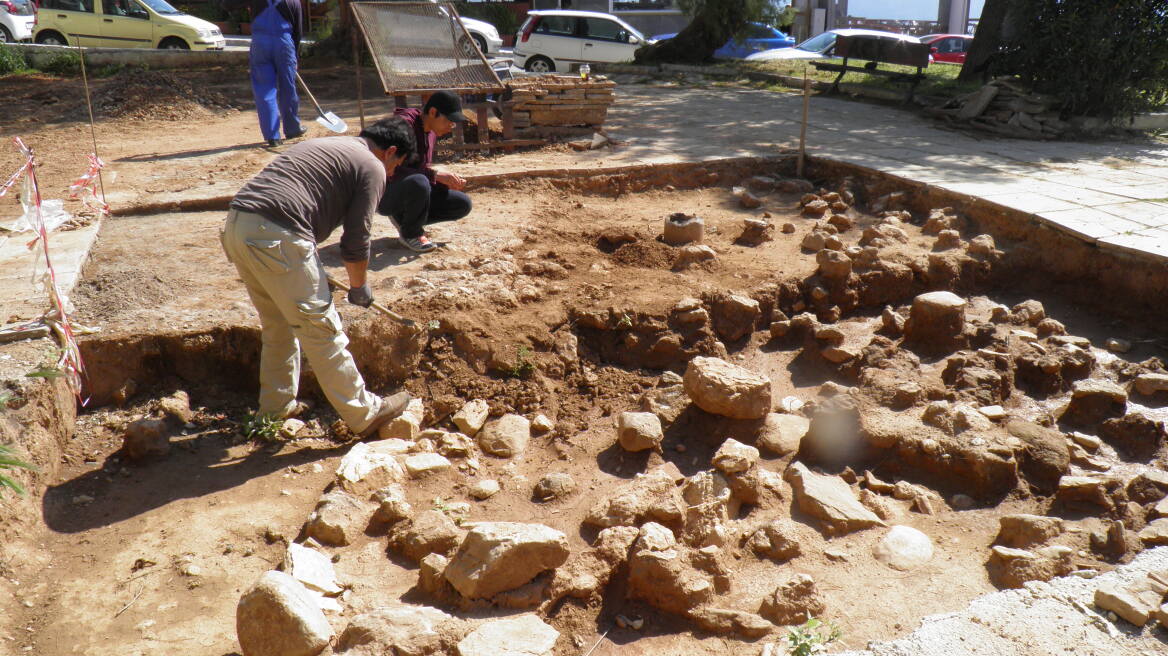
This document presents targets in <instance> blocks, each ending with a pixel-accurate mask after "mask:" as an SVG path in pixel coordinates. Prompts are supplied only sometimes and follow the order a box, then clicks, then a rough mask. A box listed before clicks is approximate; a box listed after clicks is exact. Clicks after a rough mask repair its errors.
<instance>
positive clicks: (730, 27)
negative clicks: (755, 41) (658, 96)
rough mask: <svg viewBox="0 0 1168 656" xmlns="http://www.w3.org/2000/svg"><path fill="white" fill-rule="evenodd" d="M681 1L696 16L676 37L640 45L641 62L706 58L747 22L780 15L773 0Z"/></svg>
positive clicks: (687, 13) (684, 7)
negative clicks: (641, 46)
mask: <svg viewBox="0 0 1168 656" xmlns="http://www.w3.org/2000/svg"><path fill="white" fill-rule="evenodd" d="M678 5H679V6H680V7H681V9H682V11H684V12H685V13H686V15H688V16H692V17H693V20H692V21H690V24H689V25H687V26H685V28H684V29H682V30H681V31H680V32H678V33H677V36H675V37H673V38H672V39H667V40H665V41H660V42H658V43H655V44H653V45H649V46H645V47H643V48H640V49H638V50H637V57H636V59H637V62H638V63H647V62H681V63H691V64H696V63H699V62H703V61H706V60H708V59H710V58H711V57H713V56H714V51H715V50H717V49H718V48H721V47H722V45H723V44H725V43H726V42H727V41H729V40H730V39H731V38H734V37H736V36H739V35H740V34H741V33H742V32H743V31H744V30H745V29H746V25H747V23H750V22H751V21H761V22H773V21H774V20H775V19H776V18H777V12H776V8H775V4H774V3H772V2H771V0H678Z"/></svg>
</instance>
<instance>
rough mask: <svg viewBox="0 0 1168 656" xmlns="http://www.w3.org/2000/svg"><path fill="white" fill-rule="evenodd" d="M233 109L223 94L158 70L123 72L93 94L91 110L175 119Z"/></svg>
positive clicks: (111, 115) (113, 115) (116, 115)
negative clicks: (197, 86) (198, 86)
mask: <svg viewBox="0 0 1168 656" xmlns="http://www.w3.org/2000/svg"><path fill="white" fill-rule="evenodd" d="M233 108H234V105H232V103H231V102H230V101H229V100H228V99H227V97H226V96H224V95H223V94H221V93H218V92H216V91H210V90H207V89H197V88H195V87H194V86H192V85H191V84H190V83H189V82H187V81H185V80H182V79H180V78H178V77H175V76H174V75H171V74H170V73H166V72H162V71H123V72H121V73H118V74H117V75H116V76H114V77H113V78H112V79H110V80H109V81H108V82H106V83H105V84H104V85H102V87H101V88H100V89H98V90H97V92H95V93H94V94H93V110H94V113H95V114H97V115H100V116H105V117H109V118H130V119H162V120H172V121H178V120H182V119H188V118H195V117H198V116H205V115H206V114H207V113H208V112H215V111H222V110H225V109H233Z"/></svg>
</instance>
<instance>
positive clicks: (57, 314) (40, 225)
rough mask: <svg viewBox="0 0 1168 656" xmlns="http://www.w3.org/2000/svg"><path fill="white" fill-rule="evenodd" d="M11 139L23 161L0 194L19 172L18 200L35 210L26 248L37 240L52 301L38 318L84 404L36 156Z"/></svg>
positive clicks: (77, 352)
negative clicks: (52, 337) (51, 248)
mask: <svg viewBox="0 0 1168 656" xmlns="http://www.w3.org/2000/svg"><path fill="white" fill-rule="evenodd" d="M12 140H13V142H14V143H15V144H16V148H17V149H18V150H19V151H20V154H21V155H22V156H23V157H24V159H25V161H24V164H23V165H22V166H21V167H20V169H19V170H18V171H17V172H16V174H14V175H13V176H12V178H9V180H8V182H7V183H5V186H4V187H3V188H0V196H3V195H4V194H5V193H7V191H8V188H9V187H11V186H12V185H13V184H15V181H16V179H19V178H20V177H21V176H22V175H23V178H24V187H23V189H22V201H27V204H32V205H33V206H34V207H35V208H36V212H34V213H33V215H32V217H31V223H32V228H33V231H34V232H35V233H36V235H37V236H36V237H35V238H34V239H33V240H32V241H31V242H29V248H30V249H31V248H33V247H34V246H35V245H36V242H37V241H39V242H40V243H41V249H42V253H43V255H44V257H45V269H46V273H47V277H48V280H47V281H46V282H47V284H46V287H47V288H48V291H49V301H50V303H51V304H52V305H51V307H50V308H49V309H48V311H46V312H45V314H44V316H42V317H41V321H42V322H44V324H45V325H47V326H49V327H50V328H51V329H52V330H53V332H54V333H55V334H56V335H57V339H58V340H60V342H61V356H60V358H58V360H57V368H58V369H60V370H61V372H62V373H63V374H64V375H65V377H66V380H67V381H68V383H69V386H70V387H71V388H72V389H73V393H74V394H75V395H77V398H78V399H79V400H80V401H81V403H82V405H84V404H85V402H86V399H82V398H81V380H82V378H83V377H84V376H85V362H84V361H83V360H82V358H81V350H80V349H79V348H78V346H77V338H76V337H75V335H74V332H73V325H72V322H71V320H70V317H69V313H68V312H67V311H66V310H65V299H64V297H63V296H62V295H61V291H60V288H59V287H58V286H57V272H56V271H55V270H54V269H53V262H52V258H51V257H50V255H49V231H48V230H47V229H46V227H45V221H44V217H43V216H42V215H41V190H40V186H39V184H38V183H37V177H36V157H35V156H34V155H33V151H32V149H31V148H29V147H28V146H26V145H25V143H24V141H22V140H21V139H20V137H13V138H12ZM94 166H96V167H97V169H99V170H100V168H101V166H100V160H98V159H97V158H96V157H91V159H90V172H93V173H94V177H96V172H95V171H94ZM88 175H89V173H87V174H86V176H88ZM86 176H82V179H83V180H85V179H86ZM88 184H92V181H90V182H88ZM83 188H84V187H82V189H83ZM70 190H72V187H70ZM95 197H96V194H95ZM103 205H104V203H103Z"/></svg>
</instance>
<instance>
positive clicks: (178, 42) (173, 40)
mask: <svg viewBox="0 0 1168 656" xmlns="http://www.w3.org/2000/svg"><path fill="white" fill-rule="evenodd" d="M158 47H159V48H161V49H163V50H190V49H191V47H190V46H189V45H187V42H186V41H183V40H182V39H180V38H178V37H176V36H168V37H166V38H165V39H163V40H162V43H160V44H158Z"/></svg>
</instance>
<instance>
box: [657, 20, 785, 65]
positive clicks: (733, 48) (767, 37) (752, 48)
mask: <svg viewBox="0 0 1168 656" xmlns="http://www.w3.org/2000/svg"><path fill="white" fill-rule="evenodd" d="M675 36H677V33H676V32H675V33H673V34H658V35H657V36H655V37H652V38H653V40H655V41H664V40H665V39H672V38H673V37H675ZM793 45H795V39H792V38H791V37H789V36H787V35H786V34H783V33H782V32H780V31H778V30H776V29H775V28H773V27H771V26H769V25H763V24H762V23H751V24H749V25H747V26H746V38H745V39H743V40H742V41H736V40H734V39H730V40H729V41H727V42H726V45H724V46H722V47H721V48H718V49H717V50H715V51H714V56H715V57H717V58H718V59H745V58H746V57H747V56H748V55H752V54H754V53H756V52H761V51H763V50H772V49H774V48H789V47H791V46H793Z"/></svg>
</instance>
